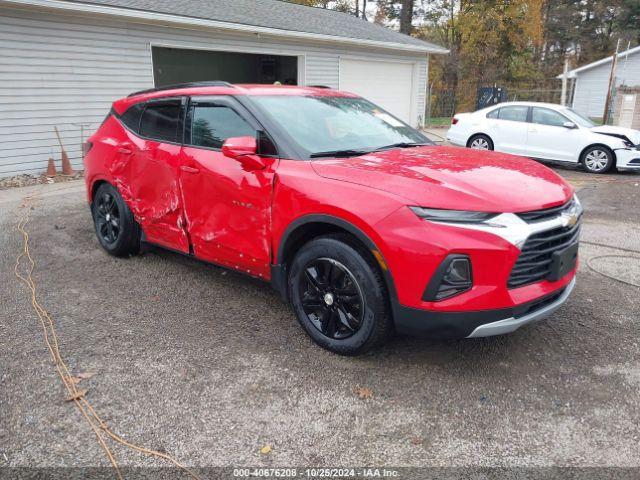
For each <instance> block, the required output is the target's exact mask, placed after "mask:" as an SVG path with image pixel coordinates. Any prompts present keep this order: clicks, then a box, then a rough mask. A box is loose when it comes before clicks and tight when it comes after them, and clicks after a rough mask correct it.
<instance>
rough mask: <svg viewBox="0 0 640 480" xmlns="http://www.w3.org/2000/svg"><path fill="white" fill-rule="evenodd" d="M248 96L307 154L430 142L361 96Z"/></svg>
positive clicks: (320, 154)
mask: <svg viewBox="0 0 640 480" xmlns="http://www.w3.org/2000/svg"><path fill="white" fill-rule="evenodd" d="M252 100H254V101H255V103H256V104H258V106H259V107H260V108H261V109H262V110H263V111H264V112H265V113H266V114H267V115H268V116H269V117H271V119H272V120H273V121H274V122H276V123H278V124H279V125H280V127H282V129H283V130H284V131H285V132H286V133H287V134H289V135H290V136H291V139H292V141H293V142H295V143H296V144H297V145H298V146H299V147H301V148H302V149H303V150H304V151H305V152H306V153H307V155H308V156H310V157H313V156H324V155H322V154H323V153H327V155H326V156H331V155H330V154H329V153H330V152H337V151H353V153H356V154H357V153H358V152H360V151H362V150H366V151H371V150H375V149H378V148H383V147H386V146H391V145H395V144H413V143H419V144H431V143H432V142H431V141H429V140H428V139H427V138H426V137H425V136H424V135H422V134H421V133H420V132H418V131H417V130H414V129H413V128H411V127H409V126H408V125H406V124H405V123H403V122H401V121H400V120H398V119H396V118H395V117H393V116H392V115H390V114H389V113H387V112H385V111H384V110H382V109H381V108H380V107H377V106H376V105H374V104H373V103H371V102H369V101H367V100H365V99H363V98H349V97H331V96H317V97H313V96H308V97H305V96H284V95H264V96H254V97H252ZM360 153H362V152H360Z"/></svg>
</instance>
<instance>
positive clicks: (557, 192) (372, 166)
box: [312, 146, 573, 213]
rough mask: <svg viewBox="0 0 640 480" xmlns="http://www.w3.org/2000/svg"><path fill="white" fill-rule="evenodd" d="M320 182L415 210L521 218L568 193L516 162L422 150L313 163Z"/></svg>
mask: <svg viewBox="0 0 640 480" xmlns="http://www.w3.org/2000/svg"><path fill="white" fill-rule="evenodd" d="M312 165H313V168H314V170H315V171H316V173H317V174H318V175H320V176H322V177H326V178H332V179H335V180H342V181H345V182H351V183H356V184H358V185H363V186H367V187H370V188H375V189H378V190H383V191H385V192H389V193H393V194H395V195H398V196H401V197H404V198H405V199H406V200H408V203H410V204H411V205H415V206H420V207H431V208H444V209H451V210H470V211H483V212H492V213H493V212H495V213H505V212H525V211H530V210H540V209H543V208H549V207H553V206H556V205H560V204H562V203H564V202H566V201H567V200H569V198H570V197H571V195H572V194H573V189H572V188H571V187H570V186H569V185H568V184H567V183H566V182H565V181H564V180H563V179H562V177H560V176H559V175H558V174H556V173H555V172H554V171H553V170H551V169H549V168H547V167H545V166H543V165H541V164H539V163H537V162H534V161H533V160H529V159H526V158H522V157H516V156H513V155H507V154H505V153H498V152H487V151H478V150H471V149H468V148H458V147H444V146H425V147H417V148H404V149H393V150H385V151H381V152H375V153H370V154H367V155H362V156H359V157H350V158H336V159H327V160H314V161H313V162H312Z"/></svg>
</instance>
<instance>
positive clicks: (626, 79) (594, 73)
mask: <svg viewBox="0 0 640 480" xmlns="http://www.w3.org/2000/svg"><path fill="white" fill-rule="evenodd" d="M610 75H611V62H606V63H603V64H602V65H597V66H595V67H593V68H589V69H587V70H584V71H582V72H578V73H576V86H575V92H574V95H573V104H572V105H573V108H575V109H576V110H577V111H579V112H580V113H582V114H584V115H587V116H589V117H592V118H602V116H603V114H604V104H605V102H606V99H607V87H608V86H609V76H610ZM623 83H624V84H625V85H627V86H629V87H632V86H637V85H640V52H635V53H632V54H631V55H629V57H628V59H626V58H625V57H624V56H621V57H618V65H617V68H616V85H621V84H623Z"/></svg>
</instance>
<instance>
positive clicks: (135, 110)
mask: <svg viewBox="0 0 640 480" xmlns="http://www.w3.org/2000/svg"><path fill="white" fill-rule="evenodd" d="M142 110H144V103H137V104H136V105H132V106H131V107H129V108H128V109H127V111H126V112H124V113H123V114H122V116H121V117H120V120H122V123H124V124H125V125H126V126H127V127H129V128H130V129H131V130H133V131H134V132H136V133H138V128H139V127H140V116H141V115H142Z"/></svg>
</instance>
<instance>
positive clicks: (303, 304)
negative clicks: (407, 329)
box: [287, 233, 393, 355]
mask: <svg viewBox="0 0 640 480" xmlns="http://www.w3.org/2000/svg"><path fill="white" fill-rule="evenodd" d="M287 270H288V275H287V277H288V278H287V288H288V291H289V295H290V298H291V304H292V306H293V310H294V311H295V313H296V317H297V319H298V322H299V323H300V325H301V326H302V328H304V330H305V331H306V332H307V334H308V335H309V336H310V337H311V339H312V340H313V341H314V342H315V343H317V344H318V345H320V346H321V347H322V348H326V349H327V350H330V351H332V352H335V353H338V354H340V355H361V354H363V353H366V352H368V351H370V350H372V349H373V348H375V347H378V346H380V345H382V344H383V343H384V342H385V341H386V339H387V338H389V336H390V335H391V333H392V331H393V320H392V318H391V315H390V306H389V294H388V293H387V288H386V285H385V281H384V279H383V276H382V272H381V271H380V268H379V266H378V265H377V263H376V260H375V258H374V257H373V255H372V254H371V253H370V252H369V251H367V249H366V247H364V246H362V245H360V244H359V243H358V242H357V241H356V240H354V238H353V237H351V236H349V235H347V234H341V233H336V234H328V235H324V236H321V237H317V238H314V239H313V240H310V241H309V242H307V243H306V244H304V245H303V246H302V247H301V248H300V249H299V250H298V251H297V252H296V254H295V256H294V258H293V259H292V260H291V261H290V263H289V264H288V265H287Z"/></svg>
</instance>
